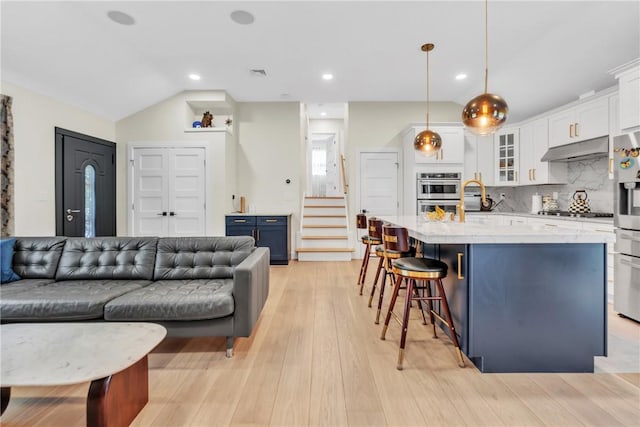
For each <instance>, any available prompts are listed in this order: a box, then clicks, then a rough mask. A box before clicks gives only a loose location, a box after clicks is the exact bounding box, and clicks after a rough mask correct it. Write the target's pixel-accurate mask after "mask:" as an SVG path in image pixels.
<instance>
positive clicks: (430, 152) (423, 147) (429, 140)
mask: <svg viewBox="0 0 640 427" xmlns="http://www.w3.org/2000/svg"><path fill="white" fill-rule="evenodd" d="M434 47H435V45H434V44H433V43H427V44H423V45H422V47H421V48H420V49H421V50H422V51H423V52H427V128H426V129H425V130H423V131H422V132H420V133H419V134H418V135H416V139H414V140H413V148H414V149H415V150H416V151H419V152H420V153H422V154H424V155H425V156H427V157H431V156H434V155H435V154H436V153H437V152H438V151H439V150H440V147H441V146H442V138H440V135H438V133H437V132H434V131H431V130H429V52H431V51H432V50H433V48H434Z"/></svg>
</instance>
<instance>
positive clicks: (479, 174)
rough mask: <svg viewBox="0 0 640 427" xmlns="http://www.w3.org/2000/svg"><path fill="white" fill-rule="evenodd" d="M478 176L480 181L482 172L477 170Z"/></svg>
mask: <svg viewBox="0 0 640 427" xmlns="http://www.w3.org/2000/svg"><path fill="white" fill-rule="evenodd" d="M478 178H479V179H480V181H482V172H478Z"/></svg>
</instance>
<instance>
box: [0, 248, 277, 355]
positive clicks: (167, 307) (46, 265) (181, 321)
mask: <svg viewBox="0 0 640 427" xmlns="http://www.w3.org/2000/svg"><path fill="white" fill-rule="evenodd" d="M13 269H14V271H15V272H16V273H17V274H18V275H19V276H20V277H21V280H18V281H16V282H11V283H7V284H3V285H2V286H1V287H0V320H1V321H2V323H15V322H45V321H51V322H66V321H116V322H117V321H127V322H131V321H144V322H152V323H159V324H161V325H163V326H165V327H166V328H167V331H168V335H169V336H180V337H191V336H225V337H227V356H231V354H232V349H233V339H234V337H238V336H241V337H248V336H249V335H251V332H252V331H253V327H254V326H255V324H256V322H257V320H258V317H259V315H260V312H261V311H262V307H263V306H264V303H265V301H266V299H267V296H268V294H269V249H268V248H258V247H256V246H255V241H254V239H253V238H252V237H248V236H237V237H198V238H157V237H99V238H93V239H84V238H65V237H42V238H38V237H23V238H17V240H16V245H15V252H14V257H13Z"/></svg>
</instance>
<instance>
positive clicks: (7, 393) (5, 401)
mask: <svg viewBox="0 0 640 427" xmlns="http://www.w3.org/2000/svg"><path fill="white" fill-rule="evenodd" d="M9 399H11V387H2V388H1V389H0V415H2V414H4V410H5V409H7V406H9Z"/></svg>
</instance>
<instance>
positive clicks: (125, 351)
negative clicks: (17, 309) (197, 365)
mask: <svg viewBox="0 0 640 427" xmlns="http://www.w3.org/2000/svg"><path fill="white" fill-rule="evenodd" d="M166 334H167V331H166V329H165V328H164V327H162V326H160V325H156V324H153V323H119V322H95V323H75V322H69V323H12V324H6V325H2V326H0V337H1V344H0V345H1V347H0V358H1V362H2V363H1V364H2V366H1V367H0V384H1V385H2V387H14V386H49V385H68V384H78V383H82V382H86V381H93V380H97V379H100V378H105V377H108V376H109V375H112V374H115V373H117V372H120V371H122V370H124V369H126V368H128V367H129V366H131V365H133V364H134V363H136V362H137V361H139V360H140V359H142V358H143V357H144V356H145V355H146V354H148V353H149V352H150V351H151V350H153V348H154V347H155V346H156V345H158V344H159V343H160V341H162V340H163V339H164V337H165V335H166Z"/></svg>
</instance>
